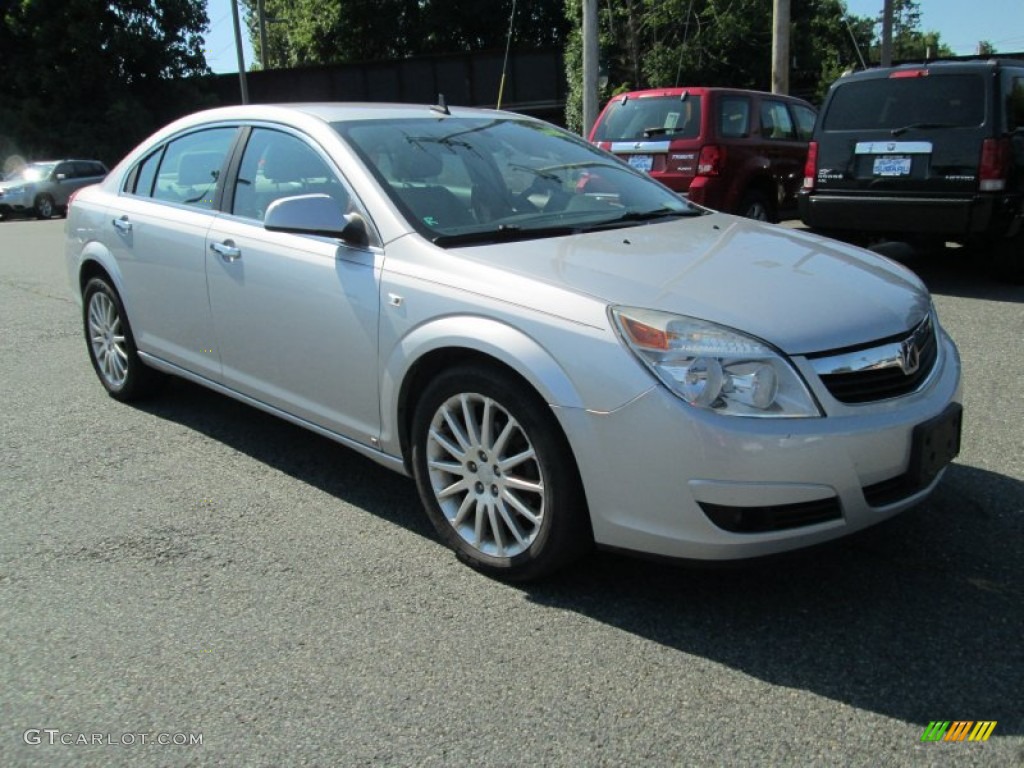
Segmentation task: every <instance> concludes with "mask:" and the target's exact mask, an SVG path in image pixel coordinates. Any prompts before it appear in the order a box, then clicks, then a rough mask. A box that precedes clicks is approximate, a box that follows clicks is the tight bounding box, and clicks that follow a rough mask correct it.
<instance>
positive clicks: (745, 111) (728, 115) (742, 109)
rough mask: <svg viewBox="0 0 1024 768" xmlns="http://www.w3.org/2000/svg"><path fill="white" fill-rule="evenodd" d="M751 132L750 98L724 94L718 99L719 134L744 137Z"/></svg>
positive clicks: (728, 136)
mask: <svg viewBox="0 0 1024 768" xmlns="http://www.w3.org/2000/svg"><path fill="white" fill-rule="evenodd" d="M749 134H750V98H749V97H747V96H722V97H720V98H719V100H718V135H719V136H721V137H722V138H723V139H742V138H746V137H747V136H748V135H749Z"/></svg>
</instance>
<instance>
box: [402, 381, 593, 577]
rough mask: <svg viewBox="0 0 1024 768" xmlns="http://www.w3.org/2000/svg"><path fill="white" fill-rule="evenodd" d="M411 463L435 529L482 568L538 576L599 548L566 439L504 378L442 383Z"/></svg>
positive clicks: (531, 396)
mask: <svg viewBox="0 0 1024 768" xmlns="http://www.w3.org/2000/svg"><path fill="white" fill-rule="evenodd" d="M412 458H413V472H414V474H415V477H416V484H417V487H418V488H419V492H420V497H421V499H422V501H423V504H424V506H425V507H426V509H427V513H428V514H429V516H430V519H431V521H432V522H433V523H434V527H435V528H437V530H438V533H439V534H440V535H441V537H442V539H443V540H444V541H445V543H446V544H448V545H449V546H450V547H451V548H452V549H454V550H455V552H456V554H458V556H459V557H460V558H461V559H462V560H464V561H465V562H467V563H468V564H469V565H471V566H473V567H474V568H477V569H478V570H481V571H483V572H485V573H487V574H489V575H491V576H496V577H499V578H502V579H506V580H509V581H526V580H529V579H536V578H539V577H541V576H544V575H546V574H548V573H551V572H552V571H554V570H555V569H557V568H559V567H561V566H562V565H565V564H566V563H567V562H569V561H570V560H572V559H574V558H575V557H577V556H578V555H580V554H581V553H583V552H584V551H586V550H587V549H588V548H589V547H590V545H591V543H592V540H593V537H592V534H591V533H590V528H589V521H588V520H587V516H586V510H585V504H584V501H583V492H582V489H581V487H580V482H579V478H578V475H577V472H576V467H575V463H574V461H573V459H572V456H571V453H570V451H569V448H568V445H567V443H566V440H565V437H564V436H563V434H562V432H561V430H560V428H559V426H558V423H557V422H556V421H555V419H554V417H553V415H552V414H551V410H550V408H549V407H548V406H547V405H546V404H545V403H544V402H543V400H541V399H540V398H539V397H537V396H536V394H535V393H534V392H533V391H532V390H529V389H528V388H527V387H526V386H525V385H522V384H519V383H518V382H516V381H514V380H512V379H511V375H510V374H508V373H507V372H502V371H498V370H492V369H490V368H483V367H476V366H472V367H470V366H467V367H463V368H457V369H453V370H451V371H448V372H445V373H443V374H442V375H440V376H439V377H438V378H436V379H435V380H434V381H433V382H432V383H431V384H430V385H429V386H428V387H427V389H426V391H425V392H424V394H423V397H422V398H421V399H420V401H419V403H418V405H417V408H416V412H415V415H414V417H413V456H412Z"/></svg>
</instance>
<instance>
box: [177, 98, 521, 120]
mask: <svg viewBox="0 0 1024 768" xmlns="http://www.w3.org/2000/svg"><path fill="white" fill-rule="evenodd" d="M446 109H447V110H448V112H447V113H445V112H442V111H441V110H442V108H441V107H439V106H431V105H429V104H396V103H388V102H295V103H275V104H246V105H242V106H233V107H218V108H215V109H208V110H204V111H202V112H196V113H194V114H192V115H190V116H189V117H188V118H186V120H195V122H207V121H209V120H261V119H268V118H275V117H276V118H281V117H285V116H287V115H289V114H291V115H295V114H304V115H309V116H311V117H315V118H318V119H320V120H322V121H324V122H326V123H333V122H338V121H342V120H368V119H381V118H415V117H437V116H438V115H441V114H447V115H450V116H452V117H473V116H487V117H497V116H501V117H508V118H525V119H532V118H526V116H525V115H520V114H516V113H513V112H502V111H498V110H493V109H479V108H475V107H456V106H448V107H447V108H446Z"/></svg>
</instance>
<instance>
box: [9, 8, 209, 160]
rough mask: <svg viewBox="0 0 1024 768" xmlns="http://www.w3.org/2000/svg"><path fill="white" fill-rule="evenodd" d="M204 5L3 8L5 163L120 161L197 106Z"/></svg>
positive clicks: (202, 69) (203, 64) (202, 67)
mask: <svg viewBox="0 0 1024 768" xmlns="http://www.w3.org/2000/svg"><path fill="white" fill-rule="evenodd" d="M206 26H207V16H206V4H205V2H203V0H159V1H157V0H112V1H111V2H104V3H98V2H95V0H20V2H8V3H3V4H2V5H0V50H2V51H3V55H2V56H0V83H2V85H0V88H2V89H3V90H2V93H3V96H2V98H0V132H2V133H0V161H6V160H7V159H9V158H10V157H11V156H12V155H15V154H17V155H21V156H23V157H25V158H26V159H39V158H42V157H44V156H46V157H56V156H70V155H75V156H87V157H95V158H99V159H102V160H105V161H107V162H108V163H111V162H114V161H116V160H117V159H118V158H119V157H120V156H121V154H122V153H123V152H124V151H125V150H126V149H128V148H129V147H131V146H132V145H134V144H135V143H136V142H137V141H138V140H140V139H141V138H143V137H144V136H146V135H147V134H149V133H151V132H152V131H153V130H154V129H155V128H156V127H157V126H159V125H160V124H162V123H164V122H166V121H167V120H168V119H170V118H172V117H174V116H176V114H177V113H172V112H173V110H174V105H179V108H178V111H179V112H188V111H192V110H193V109H195V108H197V106H201V99H200V97H199V94H198V91H197V90H196V85H195V84H193V83H189V82H187V81H185V80H183V79H182V78H185V77H187V76H190V75H197V74H203V73H206V72H208V71H209V70H208V69H207V67H206V59H205V56H204V53H203V37H202V34H203V31H204V30H205V29H206Z"/></svg>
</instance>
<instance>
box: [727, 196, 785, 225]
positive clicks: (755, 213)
mask: <svg viewBox="0 0 1024 768" xmlns="http://www.w3.org/2000/svg"><path fill="white" fill-rule="evenodd" d="M736 212H737V213H738V214H739V215H740V216H743V217H744V218H747V219H754V220H755V221H766V222H771V223H774V222H776V221H778V217H777V215H776V213H775V210H774V207H773V206H772V205H771V203H769V202H768V198H767V197H765V196H764V194H762V193H761V192H759V191H758V190H756V189H751V190H747V193H746V194H745V195H743V197H742V198H741V199H740V204H739V208H738V209H737V211H736Z"/></svg>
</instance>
